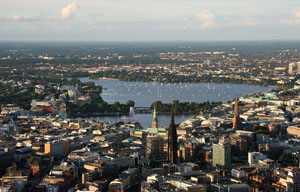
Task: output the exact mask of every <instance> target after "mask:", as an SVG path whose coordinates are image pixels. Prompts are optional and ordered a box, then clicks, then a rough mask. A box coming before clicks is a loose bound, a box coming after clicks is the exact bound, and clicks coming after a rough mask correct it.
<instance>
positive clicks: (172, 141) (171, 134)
mask: <svg viewBox="0 0 300 192" xmlns="http://www.w3.org/2000/svg"><path fill="white" fill-rule="evenodd" d="M168 162H169V163H171V164H176V163H177V131H176V125H175V120H174V106H172V115H171V122H170V126H169V131H168Z"/></svg>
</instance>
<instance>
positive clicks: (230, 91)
mask: <svg viewBox="0 0 300 192" xmlns="http://www.w3.org/2000/svg"><path fill="white" fill-rule="evenodd" d="M80 80H81V81H82V82H88V81H93V82H95V83H96V84H97V85H102V87H103V90H102V94H101V97H102V98H103V99H104V100H105V101H106V102H108V103H110V104H112V103H114V102H115V101H119V102H120V103H126V102H127V101H128V100H133V101H134V102H135V106H136V107H150V106H151V104H152V103H153V102H154V101H161V102H163V103H170V102H172V100H179V101H180V102H192V101H193V102H205V101H210V102H212V101H227V100H231V99H234V98H235V97H236V96H238V97H241V96H242V95H245V94H251V93H257V92H267V91H271V90H272V89H273V88H272V87H263V86H258V85H245V84H229V83H220V84H218V83H171V84H163V83H154V82H132V81H119V80H100V79H99V80H98V79H89V78H88V77H84V78H80Z"/></svg>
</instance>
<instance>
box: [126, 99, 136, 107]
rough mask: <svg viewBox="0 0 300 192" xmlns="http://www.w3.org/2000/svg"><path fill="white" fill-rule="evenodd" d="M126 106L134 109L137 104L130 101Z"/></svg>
mask: <svg viewBox="0 0 300 192" xmlns="http://www.w3.org/2000/svg"><path fill="white" fill-rule="evenodd" d="M126 105H127V106H129V107H134V106H135V102H134V101H132V100H129V101H127V102H126Z"/></svg>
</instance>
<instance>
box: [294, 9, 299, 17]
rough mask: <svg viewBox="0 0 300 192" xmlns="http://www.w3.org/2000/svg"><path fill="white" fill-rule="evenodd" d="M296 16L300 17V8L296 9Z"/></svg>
mask: <svg viewBox="0 0 300 192" xmlns="http://www.w3.org/2000/svg"><path fill="white" fill-rule="evenodd" d="M294 16H295V17H297V18H300V10H298V11H294Z"/></svg>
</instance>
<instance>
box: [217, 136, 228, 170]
mask: <svg viewBox="0 0 300 192" xmlns="http://www.w3.org/2000/svg"><path fill="white" fill-rule="evenodd" d="M213 166H214V167H216V168H217V169H230V167H231V145H230V144H229V142H228V141H226V139H222V140H220V142H219V143H218V144H213Z"/></svg>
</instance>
